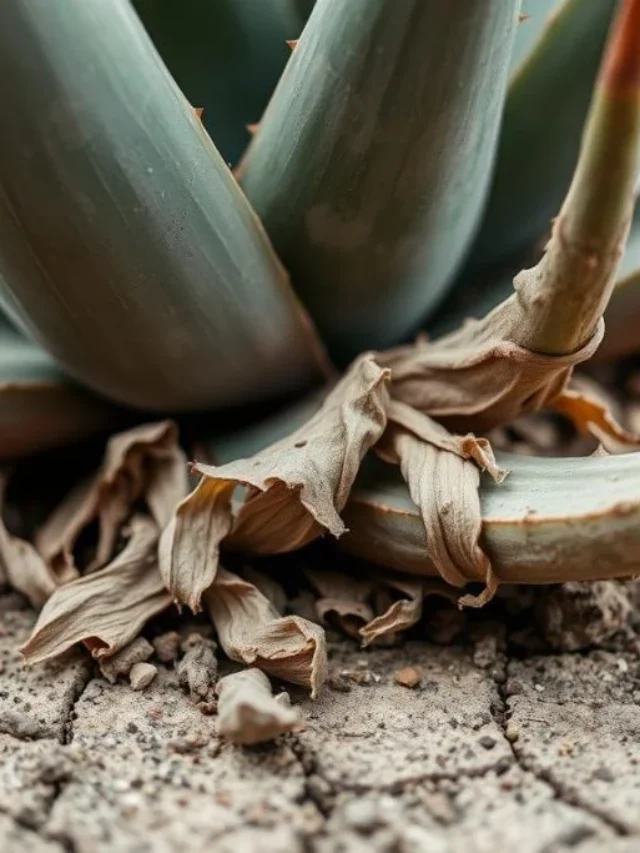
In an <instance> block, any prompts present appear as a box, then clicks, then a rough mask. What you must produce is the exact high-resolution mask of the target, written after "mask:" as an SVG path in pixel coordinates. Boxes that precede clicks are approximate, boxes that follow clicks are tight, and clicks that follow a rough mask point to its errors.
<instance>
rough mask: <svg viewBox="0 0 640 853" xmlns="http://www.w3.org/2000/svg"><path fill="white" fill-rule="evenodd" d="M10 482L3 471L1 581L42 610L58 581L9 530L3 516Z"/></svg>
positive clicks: (27, 544)
mask: <svg viewBox="0 0 640 853" xmlns="http://www.w3.org/2000/svg"><path fill="white" fill-rule="evenodd" d="M8 481H9V475H8V474H7V473H6V472H2V471H0V581H4V582H6V583H8V584H9V585H10V586H11V587H13V589H15V590H17V591H18V592H21V593H22V595H24V596H25V597H26V598H27V599H28V600H29V601H30V602H31V604H32V605H33V606H34V607H38V608H39V607H42V605H43V604H44V603H45V601H46V600H47V599H48V598H49V596H50V595H51V594H52V592H53V591H54V590H55V589H56V587H57V582H56V577H55V575H54V574H53V572H52V571H51V569H50V568H49V566H48V565H47V564H46V563H45V561H44V560H43V559H42V557H41V556H40V554H39V553H38V552H37V550H36V549H35V548H34V546H33V545H32V544H31V543H30V542H27V541H25V540H24V539H21V538H20V537H19V536H13V535H12V534H11V533H9V531H8V530H7V528H6V526H5V523H4V520H3V514H4V499H5V494H6V488H7V484H8Z"/></svg>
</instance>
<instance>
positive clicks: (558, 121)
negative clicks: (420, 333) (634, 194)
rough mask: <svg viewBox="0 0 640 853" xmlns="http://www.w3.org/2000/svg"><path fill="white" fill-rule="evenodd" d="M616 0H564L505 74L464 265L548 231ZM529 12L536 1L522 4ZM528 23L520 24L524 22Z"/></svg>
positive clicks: (577, 141) (486, 259) (570, 164)
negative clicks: (484, 189) (491, 157)
mask: <svg viewBox="0 0 640 853" xmlns="http://www.w3.org/2000/svg"><path fill="white" fill-rule="evenodd" d="M616 5H617V4H616V2H615V0H597V2H593V0H565V2H564V3H563V4H562V6H561V7H560V8H559V9H557V10H556V12H555V13H554V14H553V16H552V18H551V19H550V23H549V26H548V27H547V28H546V29H544V31H543V33H542V36H541V39H540V41H539V42H538V43H537V45H536V46H535V48H534V49H533V50H532V51H531V52H530V53H529V55H528V56H526V58H525V59H524V61H523V62H522V63H519V64H518V65H517V68H516V73H515V75H514V76H513V78H512V79H511V81H510V85H509V91H508V95H507V101H506V105H505V111H504V118H503V122H502V128H501V132H500V143H499V146H498V154H497V160H496V170H495V174H494V177H493V183H492V187H491V194H490V197H489V202H488V206H487V210H486V213H485V216H484V220H483V224H482V228H481V229H480V233H479V234H478V237H477V239H476V241H475V243H474V246H473V249H472V252H471V256H470V259H469V265H470V266H471V267H473V268H477V267H478V266H480V265H482V264H487V263H490V262H491V261H495V260H496V259H498V258H500V257H502V258H504V257H507V256H508V255H509V254H510V253H513V252H517V251H519V250H521V249H523V248H526V247H528V246H529V245H530V244H531V243H532V242H534V241H535V240H538V239H540V237H541V236H542V235H543V234H545V233H546V232H547V231H548V228H549V224H550V220H551V218H552V217H553V216H554V214H555V213H556V211H557V210H558V207H559V206H560V203H561V202H562V199H563V198H564V195H565V193H566V191H567V188H568V186H569V182H570V181H571V175H572V172H573V168H574V166H575V163H576V160H577V156H578V150H579V147H580V138H581V133H582V127H583V124H584V119H585V116H586V114H587V109H588V107H589V102H590V98H591V92H592V88H593V83H594V79H595V76H596V72H597V70H598V65H599V62H600V57H601V55H602V49H603V47H604V43H605V40H606V36H607V30H608V28H609V24H610V22H611V18H612V15H613V12H614V10H615V7H616ZM529 6H530V8H531V10H532V11H533V9H534V7H535V4H534V2H533V0H532V2H531V3H530V4H529ZM528 23H529V22H524V23H522V24H521V25H520V26H521V27H522V28H523V30H524V27H525V26H526V25H527V24H528Z"/></svg>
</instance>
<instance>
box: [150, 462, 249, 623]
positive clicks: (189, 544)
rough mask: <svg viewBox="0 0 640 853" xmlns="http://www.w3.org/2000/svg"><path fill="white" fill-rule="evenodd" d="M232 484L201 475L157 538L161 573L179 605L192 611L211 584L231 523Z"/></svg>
mask: <svg viewBox="0 0 640 853" xmlns="http://www.w3.org/2000/svg"><path fill="white" fill-rule="evenodd" d="M234 489H235V483H230V482H228V481H226V480H223V481H219V480H210V479H208V478H206V477H203V478H202V479H201V480H200V482H199V483H198V485H197V486H196V488H195V489H194V490H193V491H192V492H191V494H190V495H188V496H187V497H186V498H185V499H184V500H183V501H181V502H180V503H179V504H178V506H177V508H176V510H175V512H174V515H173V518H172V519H171V521H170V522H169V524H168V525H167V527H166V528H165V530H164V532H163V534H162V537H161V538H160V547H159V550H158V558H159V566H160V574H161V575H162V579H163V581H164V583H165V586H166V587H167V589H168V590H169V591H170V592H171V595H172V596H173V598H174V600H175V601H176V602H177V603H178V604H186V605H188V606H189V607H190V608H191V609H192V610H193V612H194V613H197V612H198V611H200V610H201V609H202V607H201V604H200V601H201V599H202V593H203V592H204V591H205V590H206V589H207V588H208V587H210V586H211V584H212V583H213V581H214V579H215V576H216V572H217V570H218V562H219V559H220V543H221V542H222V540H223V539H224V538H225V536H226V535H227V534H228V533H229V531H230V529H231V525H232V523H233V514H232V509H231V497H232V495H233V491H234Z"/></svg>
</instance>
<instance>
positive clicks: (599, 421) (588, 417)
mask: <svg viewBox="0 0 640 853" xmlns="http://www.w3.org/2000/svg"><path fill="white" fill-rule="evenodd" d="M552 408H553V409H554V410H555V411H556V412H559V413H560V414H562V415H565V417H567V418H569V419H570V420H571V421H572V422H573V425H574V426H575V428H576V429H577V430H578V432H580V433H582V434H583V435H584V434H590V435H592V436H593V437H594V438H596V439H597V440H598V442H599V446H600V447H601V448H602V449H603V451H604V453H605V454H612V453H630V452H631V451H632V450H638V449H639V448H640V436H638V435H636V434H635V433H632V432H628V431H627V430H626V429H624V428H623V427H622V426H621V425H620V424H619V423H618V422H617V420H616V419H615V417H614V416H613V413H612V412H611V410H610V409H609V407H608V405H607V403H606V402H605V401H602V400H599V399H597V398H596V397H595V396H593V394H592V393H590V392H589V391H588V390H578V389H576V388H567V389H565V390H564V391H563V392H562V393H561V394H560V395H559V396H558V397H556V399H555V400H554V401H553V404H552Z"/></svg>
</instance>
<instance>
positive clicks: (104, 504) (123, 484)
mask: <svg viewBox="0 0 640 853" xmlns="http://www.w3.org/2000/svg"><path fill="white" fill-rule="evenodd" d="M186 493H187V466H186V457H185V455H184V453H183V452H182V450H181V449H180V446H179V444H178V430H177V427H176V426H175V424H174V423H172V422H171V421H162V422H160V423H154V424H142V425H140V426H137V427H135V428H134V429H130V430H127V431H126V432H122V433H119V434H117V435H115V436H113V437H112V438H111V439H110V440H109V442H108V444H107V448H106V451H105V456H104V461H103V464H102V468H101V469H100V471H99V472H98V473H97V474H96V476H95V477H94V478H93V479H91V480H89V481H87V482H85V483H82V484H80V486H78V487H77V488H76V489H75V490H73V491H72V492H71V493H70V494H69V496H68V497H67V499H66V500H64V501H63V502H62V503H61V504H60V506H59V507H58V508H57V509H56V510H55V512H54V513H53V514H52V515H51V517H50V518H49V519H48V521H47V522H46V524H45V525H44V526H43V527H42V529H41V530H40V531H39V533H38V536H37V540H36V544H37V547H38V550H39V551H40V553H41V554H42V555H43V557H44V558H45V560H46V561H47V562H48V563H49V565H50V566H51V567H52V569H53V570H54V572H55V574H56V575H57V576H58V577H60V578H62V579H69V578H72V577H77V574H78V573H77V570H76V567H75V564H74V556H73V549H74V546H75V544H76V542H77V541H78V537H79V536H80V534H81V533H82V531H83V530H84V529H85V528H86V527H87V526H88V525H89V524H91V523H92V522H93V521H95V520H97V521H98V523H99V534H98V545H97V549H96V553H95V557H94V559H93V561H92V563H91V564H90V565H89V566H88V569H89V570H93V569H96V568H99V567H100V566H103V565H105V563H107V562H108V561H109V560H110V559H111V557H112V556H113V553H114V549H115V547H116V544H117V541H118V536H119V533H120V529H121V526H122V524H123V523H124V522H125V521H126V520H127V519H128V518H129V517H130V515H131V513H132V511H133V509H134V507H135V505H136V504H137V503H138V502H139V501H144V502H145V503H146V505H147V507H148V510H149V513H150V514H151V517H152V518H153V519H154V521H155V523H156V525H157V526H158V528H160V529H163V528H164V527H165V526H166V525H167V524H168V523H169V521H170V519H171V517H172V516H173V513H174V511H175V507H176V504H177V503H179V501H181V500H182V498H183V497H184V496H185V494H186Z"/></svg>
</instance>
